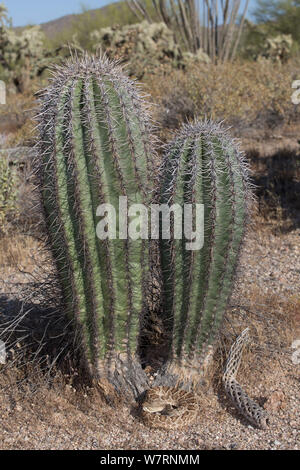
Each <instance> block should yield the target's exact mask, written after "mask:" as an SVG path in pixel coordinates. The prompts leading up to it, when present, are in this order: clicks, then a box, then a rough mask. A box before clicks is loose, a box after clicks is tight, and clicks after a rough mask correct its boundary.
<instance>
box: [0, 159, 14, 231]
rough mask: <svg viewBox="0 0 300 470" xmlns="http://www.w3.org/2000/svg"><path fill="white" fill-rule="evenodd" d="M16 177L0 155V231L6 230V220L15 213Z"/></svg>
mask: <svg viewBox="0 0 300 470" xmlns="http://www.w3.org/2000/svg"><path fill="white" fill-rule="evenodd" d="M17 196H18V192H17V177H16V173H15V172H14V170H13V169H12V168H11V167H10V166H9V163H8V161H7V160H6V159H5V158H3V157H0V233H5V232H6V231H7V222H9V220H10V219H11V217H12V216H16V214H17Z"/></svg>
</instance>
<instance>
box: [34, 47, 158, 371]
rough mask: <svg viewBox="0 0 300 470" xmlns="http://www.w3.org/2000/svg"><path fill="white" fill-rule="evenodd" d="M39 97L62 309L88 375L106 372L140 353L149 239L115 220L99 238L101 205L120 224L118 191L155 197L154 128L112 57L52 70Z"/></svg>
mask: <svg viewBox="0 0 300 470" xmlns="http://www.w3.org/2000/svg"><path fill="white" fill-rule="evenodd" d="M40 100H41V111H40V116H39V121H40V124H39V126H40V139H39V143H38V146H39V155H40V157H39V158H40V159H41V160H42V164H41V165H40V183H41V188H42V199H43V204H44V207H45V214H46V223H47V227H48V231H49V235H50V243H51V247H52V252H53V255H54V258H55V261H56V264H57V268H58V272H59V276H60V280H61V284H62V289H63V297H64V302H65V308H66V311H67V313H68V315H69V316H70V318H73V319H75V320H76V322H77V324H79V325H80V327H81V330H82V338H83V343H84V347H85V351H86V356H87V358H88V363H89V364H90V365H91V370H92V373H93V374H94V375H96V376H98V375H101V373H102V372H103V367H104V369H105V371H106V372H107V371H108V374H110V373H111V371H110V368H111V367H112V365H113V363H114V358H115V357H116V354H121V357H126V360H128V361H129V360H131V358H132V357H133V356H134V355H135V353H136V352H137V346H138V337H139V329H140V321H141V318H142V314H143V311H144V308H145V297H146V294H145V288H146V284H147V276H148V274H147V265H148V257H149V249H148V247H149V245H148V244H147V243H146V241H145V240H134V241H131V240H130V239H125V238H124V237H123V238H122V239H121V238H119V236H120V232H119V226H118V225H117V231H116V239H114V240H111V239H108V238H106V239H105V240H100V239H99V238H98V237H97V233H96V229H97V224H98V223H99V221H100V218H99V217H97V207H98V206H99V204H102V203H105V204H111V205H112V206H113V208H114V209H115V211H116V220H117V221H118V220H119V217H120V216H122V215H123V214H121V213H119V196H126V197H127V198H128V205H129V204H132V203H144V204H147V203H148V202H149V198H150V197H151V189H152V188H151V178H150V174H151V173H153V168H152V162H153V146H152V143H153V142H152V137H151V126H150V123H149V120H148V118H147V112H146V109H145V106H144V103H143V101H142V98H141V96H140V95H139V94H138V92H137V91H136V89H135V87H134V85H133V83H132V82H131V81H130V80H129V79H128V78H127V77H126V76H125V75H123V73H122V70H121V69H120V68H119V67H118V66H117V65H116V64H115V63H113V62H110V61H108V60H107V59H106V58H100V59H98V58H97V59H96V58H93V57H88V56H85V57H84V58H82V59H80V60H79V59H75V60H74V59H72V60H71V61H70V62H68V63H67V64H66V65H64V66H62V67H56V68H55V69H54V76H53V79H52V82H51V84H50V86H49V87H48V88H47V89H45V90H44V91H43V92H42V93H41V98H40ZM41 155H42V157H41Z"/></svg>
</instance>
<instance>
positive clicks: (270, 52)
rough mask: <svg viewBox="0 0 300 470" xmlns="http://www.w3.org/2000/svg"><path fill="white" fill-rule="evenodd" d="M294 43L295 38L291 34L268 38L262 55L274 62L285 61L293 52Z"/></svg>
mask: <svg viewBox="0 0 300 470" xmlns="http://www.w3.org/2000/svg"><path fill="white" fill-rule="evenodd" d="M292 45H293V39H292V36H291V34H279V35H278V36H275V37H273V38H267V39H266V42H265V45H264V52H263V54H262V55H263V57H265V58H266V59H271V60H273V61H274V62H282V63H285V62H286V61H287V60H288V58H289V56H290V54H291V49H292Z"/></svg>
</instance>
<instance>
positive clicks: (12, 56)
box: [0, 6, 48, 92]
mask: <svg viewBox="0 0 300 470" xmlns="http://www.w3.org/2000/svg"><path fill="white" fill-rule="evenodd" d="M0 17H1V19H2V21H1V23H0V69H2V70H1V72H0V79H2V80H5V81H7V82H13V83H14V85H15V86H16V87H17V89H18V91H21V92H22V91H24V89H26V87H27V86H28V83H29V80H30V79H32V78H34V77H36V76H37V75H38V73H40V71H41V70H43V69H44V67H45V66H46V65H48V60H47V59H46V51H45V47H44V40H45V35H44V33H43V32H42V30H41V28H40V26H30V27H28V28H25V29H24V30H23V31H22V32H18V33H16V32H15V30H14V29H12V27H11V23H10V21H9V20H8V18H7V15H6V9H5V7H3V6H2V9H1V10H0Z"/></svg>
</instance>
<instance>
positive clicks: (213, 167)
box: [161, 121, 251, 376]
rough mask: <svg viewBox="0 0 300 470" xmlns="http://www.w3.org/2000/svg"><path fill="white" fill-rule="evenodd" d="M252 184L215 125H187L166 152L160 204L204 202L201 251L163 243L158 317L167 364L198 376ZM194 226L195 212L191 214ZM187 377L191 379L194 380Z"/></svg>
mask: <svg viewBox="0 0 300 470" xmlns="http://www.w3.org/2000/svg"><path fill="white" fill-rule="evenodd" d="M250 200H251V184H250V183H249V177H248V167H247V164H246V162H245V160H244V158H243V154H242V153H241V152H240V151H239V150H238V148H237V146H236V144H235V143H234V141H233V140H232V139H231V138H230V137H229V135H228V134H227V133H226V132H225V131H224V130H223V129H222V127H221V125H219V124H215V123H212V122H210V121H205V122H198V121H195V122H194V123H190V124H186V125H184V126H183V128H182V130H181V131H180V132H179V134H178V135H177V137H176V138H175V139H174V140H172V141H171V142H170V143H169V144H168V146H167V148H166V152H165V155H164V159H163V165H162V185H161V203H163V204H168V205H169V206H171V205H173V204H178V205H180V206H181V207H184V204H192V205H193V206H194V207H195V204H196V203H197V204H202V205H203V207H204V223H203V234H204V243H203V246H202V248H201V249H197V250H188V249H187V247H186V241H187V240H186V239H185V238H184V237H182V239H176V237H175V233H174V227H175V225H174V224H175V219H174V224H173V230H172V231H171V238H170V239H169V240H168V239H163V238H162V239H161V264H162V274H163V291H164V299H163V311H164V317H165V319H166V320H167V322H169V323H168V327H169V328H170V330H171V331H172V335H171V336H172V340H171V341H170V345H171V347H170V349H171V351H170V358H169V362H168V364H169V366H170V364H171V365H176V366H180V365H181V366H183V367H182V368H180V370H184V369H185V366H190V367H189V368H188V370H190V372H189V375H191V371H192V370H193V368H194V370H195V373H196V374H197V375H198V376H199V365H201V363H202V362H203V360H204V358H205V356H206V354H207V351H208V347H209V346H210V345H212V344H213V342H214V340H215V338H216V335H217V333H218V331H219V329H220V326H221V324H222V320H223V317H224V313H225V310H226V306H227V303H228V300H229V297H230V294H231V291H232V286H233V279H234V272H235V268H236V265H237V261H238V255H239V251H240V246H241V243H242V240H243V236H244V233H245V227H246V221H247V218H248V214H249V202H250ZM193 217H194V224H195V212H194V216H193ZM192 375H193V374H192Z"/></svg>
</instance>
